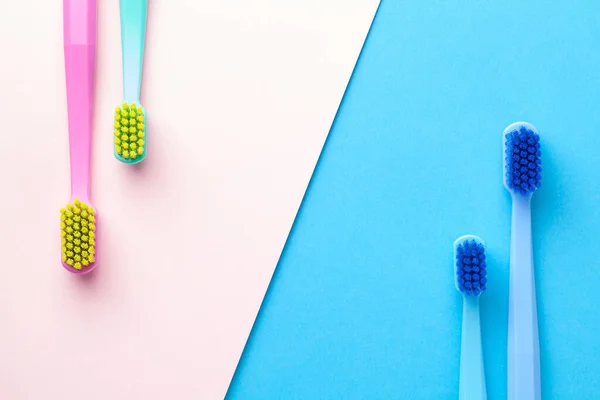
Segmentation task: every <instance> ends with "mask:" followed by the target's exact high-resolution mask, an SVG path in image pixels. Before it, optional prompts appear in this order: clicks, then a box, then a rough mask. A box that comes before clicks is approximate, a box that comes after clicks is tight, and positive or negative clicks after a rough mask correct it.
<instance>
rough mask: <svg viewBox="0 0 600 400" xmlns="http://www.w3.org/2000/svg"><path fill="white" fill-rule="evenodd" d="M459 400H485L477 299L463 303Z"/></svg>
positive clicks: (466, 298) (469, 298) (468, 299)
mask: <svg viewBox="0 0 600 400" xmlns="http://www.w3.org/2000/svg"><path fill="white" fill-rule="evenodd" d="M458 386H459V387H458V398H459V400H485V399H487V394H486V389H485V373H484V369H483V352H482V347H481V326H480V322H479V298H476V297H466V296H465V298H464V301H463V320H462V338H461V345H460V380H459V385H458Z"/></svg>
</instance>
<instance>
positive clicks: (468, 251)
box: [456, 240, 487, 296]
mask: <svg viewBox="0 0 600 400" xmlns="http://www.w3.org/2000/svg"><path fill="white" fill-rule="evenodd" d="M456 281H457V283H458V289H459V290H460V291H461V292H462V293H464V294H466V295H467V296H478V295H479V294H481V293H482V292H483V291H485V289H486V286H487V265H486V262H485V247H484V246H483V245H482V244H481V243H477V242H476V241H474V240H466V241H464V242H463V243H461V244H459V245H458V246H457V247H456Z"/></svg>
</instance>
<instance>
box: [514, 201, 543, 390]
mask: <svg viewBox="0 0 600 400" xmlns="http://www.w3.org/2000/svg"><path fill="white" fill-rule="evenodd" d="M530 205H531V196H528V197H523V196H520V195H514V196H513V207H512V233H511V242H510V286H509V298H508V299H509V300H508V301H509V304H508V376H507V384H508V400H540V399H541V385H540V349H539V340H538V326H537V311H536V301H535V275H534V270H533V252H532V245H531V206H530Z"/></svg>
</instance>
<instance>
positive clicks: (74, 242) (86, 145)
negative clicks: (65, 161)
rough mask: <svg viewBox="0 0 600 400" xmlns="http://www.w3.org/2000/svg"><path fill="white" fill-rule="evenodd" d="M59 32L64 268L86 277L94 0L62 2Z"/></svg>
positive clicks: (92, 232) (90, 233) (92, 256)
mask: <svg viewBox="0 0 600 400" xmlns="http://www.w3.org/2000/svg"><path fill="white" fill-rule="evenodd" d="M63 30H64V32H63V33H64V51H65V73H66V86H67V112H68V118H69V151H70V159H71V199H70V201H69V203H68V204H67V205H66V207H64V208H61V210H60V228H61V242H62V265H63V267H65V268H66V269H67V270H68V271H70V272H73V273H77V274H85V273H88V272H90V271H92V270H93V269H94V268H95V267H96V211H95V210H94V208H93V207H92V205H91V202H90V200H89V199H90V158H91V157H90V155H91V150H92V120H93V113H94V75H95V72H96V0H64V1H63Z"/></svg>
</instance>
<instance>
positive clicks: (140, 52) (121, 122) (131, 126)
mask: <svg viewBox="0 0 600 400" xmlns="http://www.w3.org/2000/svg"><path fill="white" fill-rule="evenodd" d="M120 5H121V48H122V54H123V98H124V103H123V104H122V105H121V106H120V107H117V109H116V110H115V126H114V135H115V138H114V143H115V146H114V153H115V157H116V158H117V159H118V160H119V161H122V162H124V163H127V164H137V163H139V162H140V161H142V160H143V159H144V158H145V157H146V149H147V143H146V110H145V109H144V107H142V105H141V103H140V91H141V84H142V66H143V61H144V42H145V39H146V16H147V13H148V0H121V2H120Z"/></svg>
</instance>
